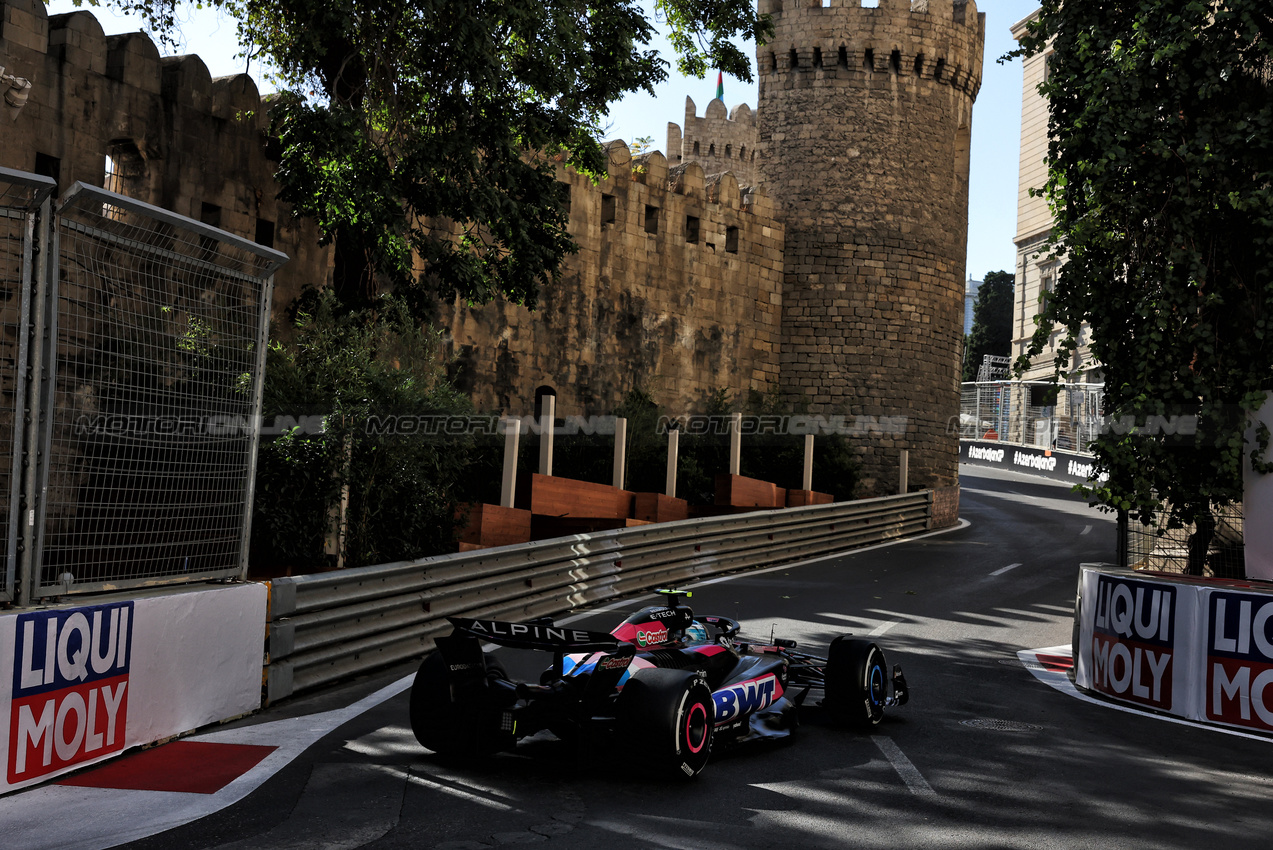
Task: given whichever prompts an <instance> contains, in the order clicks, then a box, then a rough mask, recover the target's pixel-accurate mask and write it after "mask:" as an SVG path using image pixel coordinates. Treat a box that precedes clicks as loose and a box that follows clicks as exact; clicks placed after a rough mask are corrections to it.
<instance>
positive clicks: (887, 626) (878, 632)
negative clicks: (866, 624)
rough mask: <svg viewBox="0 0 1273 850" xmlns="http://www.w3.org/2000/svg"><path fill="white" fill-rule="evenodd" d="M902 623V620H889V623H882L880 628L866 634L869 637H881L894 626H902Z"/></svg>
mask: <svg viewBox="0 0 1273 850" xmlns="http://www.w3.org/2000/svg"><path fill="white" fill-rule="evenodd" d="M901 623H902V621H901V620H889V621H888V622H887V623H880V624H879V625H878V626H876V627H875V628H873V629H871V630H870V631H869V632H867V633H866V634H867V637H879V636H880V635H882V634H884V633H885V632H887V631H888V630H889V629H891V628H893V627H894V626H899V625H901Z"/></svg>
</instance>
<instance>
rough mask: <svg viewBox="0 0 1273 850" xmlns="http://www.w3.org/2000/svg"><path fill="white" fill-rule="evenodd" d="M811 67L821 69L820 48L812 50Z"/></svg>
mask: <svg viewBox="0 0 1273 850" xmlns="http://www.w3.org/2000/svg"><path fill="white" fill-rule="evenodd" d="M813 67H815V68H821V67H822V48H821V47H815V48H813Z"/></svg>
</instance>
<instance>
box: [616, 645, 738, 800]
mask: <svg viewBox="0 0 1273 850" xmlns="http://www.w3.org/2000/svg"><path fill="white" fill-rule="evenodd" d="M615 710H616V713H617V714H618V718H619V734H620V736H621V737H622V738H623V742H624V743H625V744H627V746H628V749H629V750H630V752H631V753H632V754H633V756H634V757H635V758H636V759H637V760H638V763H639V764H640V765H641V766H643V767H645V768H647V769H648V770H649V771H650V772H651V773H652V774H653V775H654V776H655V777H656V778H658V779H663V780H668V779H673V778H677V779H693V778H694V777H695V776H698V774H699V773H701V772H702V770H703V768H704V767H706V766H707V759H708V757H709V756H710V755H711V752H712V734H713V731H714V728H715V723H716V711H715V708H714V706H713V703H712V689H711V688H709V687H708V686H707V682H706V681H705V680H704V679H703V677H702V676H700V675H698V674H697V673H695V672H694V671H692V670H662V669H645V670H638V671H636V672H635V673H634V674H633V675H632V676H631V677H630V678H629V679H628V681H627V682H626V683H625V684H624V686H623V690H622V691H621V692H620V693H619V699H618V702H617V704H616V706H615Z"/></svg>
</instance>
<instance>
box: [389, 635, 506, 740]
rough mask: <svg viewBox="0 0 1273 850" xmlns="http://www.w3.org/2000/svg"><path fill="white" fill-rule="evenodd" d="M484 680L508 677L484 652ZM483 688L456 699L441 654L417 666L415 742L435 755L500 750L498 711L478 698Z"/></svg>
mask: <svg viewBox="0 0 1273 850" xmlns="http://www.w3.org/2000/svg"><path fill="white" fill-rule="evenodd" d="M483 658H484V660H485V662H486V679H487V681H488V682H489V681H490V680H491V679H492V678H507V674H506V673H505V672H504V668H503V666H502V665H501V664H500V663H499V662H498V661H496V660H495V659H494V658H492V657H491V656H489V655H486V654H485V653H483ZM485 691H486V689H485V688H482V689H481V691H480V692H479V693H478V694H475V695H471V696H469V697H468V698H461V699H456V697H455V692H454V689H453V688H452V687H451V680H450V677H449V675H448V673H447V668H446V661H445V660H444V659H443V658H442V654H441V653H440V652H430V653H429V654H428V655H426V656H425V658H424V661H423V662H421V663H420V669H419V670H418V671H417V672H416V676H415V682H414V683H413V684H412V685H411V708H410V714H411V731H412V732H414V733H415V737H416V740H417V741H419V742H420V743H421V744H422V745H424V746H425V747H426V748H427V749H430V750H433V752H435V753H437V754H438V755H444V756H461V757H474V756H482V755H489V754H491V753H493V752H495V751H496V750H498V749H500V748H501V747H502V746H503V745H504V744H505V743H506V741H505V740H504V739H505V737H506V736H504V735H502V734H500V732H499V729H498V716H497V715H498V709H495V708H492V706H491V705H489V704H487V703H486V701H484V700H482V699H481V696H483V695H484V694H485Z"/></svg>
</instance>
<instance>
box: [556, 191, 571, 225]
mask: <svg viewBox="0 0 1273 850" xmlns="http://www.w3.org/2000/svg"><path fill="white" fill-rule="evenodd" d="M557 203H559V204H561V212H562V214H563V215H564V216H566V218H570V184H569V183H558V184H557Z"/></svg>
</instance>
